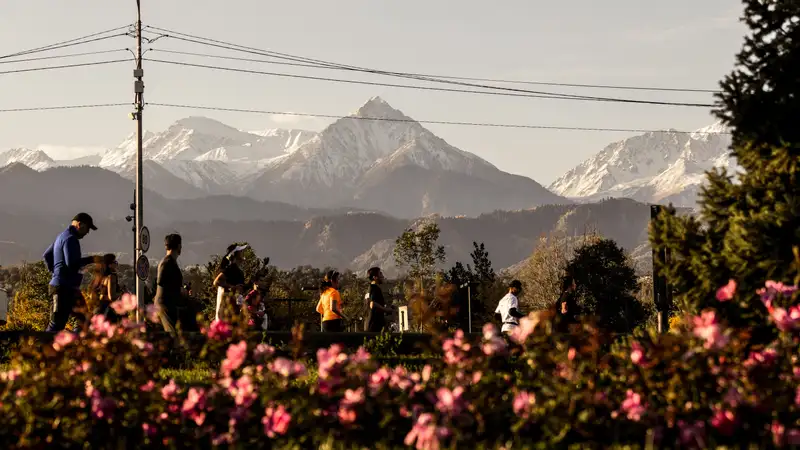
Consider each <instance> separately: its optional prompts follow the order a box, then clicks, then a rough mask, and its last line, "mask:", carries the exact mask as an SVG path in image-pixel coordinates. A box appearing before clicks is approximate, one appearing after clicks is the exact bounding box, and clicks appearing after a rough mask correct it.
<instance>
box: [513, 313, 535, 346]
mask: <svg viewBox="0 0 800 450" xmlns="http://www.w3.org/2000/svg"><path fill="white" fill-rule="evenodd" d="M535 314H536V313H535V312H533V313H530V314H528V316H527V317H523V318H522V319H520V321H519V326H517V327H515V328H514V329H513V330H512V331H511V340H513V341H514V342H516V343H517V344H520V345H522V344H524V343H525V342H526V341H527V340H528V337H529V336H530V335H531V334H532V333H533V331H534V330H535V329H536V325H538V324H539V317H538V316H536V315H535Z"/></svg>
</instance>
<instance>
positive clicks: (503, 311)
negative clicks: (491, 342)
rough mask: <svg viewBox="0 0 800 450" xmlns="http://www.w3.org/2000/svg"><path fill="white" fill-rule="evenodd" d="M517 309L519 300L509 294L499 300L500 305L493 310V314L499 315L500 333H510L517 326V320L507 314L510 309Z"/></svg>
mask: <svg viewBox="0 0 800 450" xmlns="http://www.w3.org/2000/svg"><path fill="white" fill-rule="evenodd" d="M518 307H519V300H517V296H516V295H514V294H512V293H511V292H509V293H508V294H506V295H505V297H503V298H501V299H500V303H498V304H497V309H495V310H494V313H495V314H500V317H501V318H502V320H503V328H502V329H501V331H502V332H506V331H511V330H513V329H514V328H516V327H517V325H519V319H517V318H516V317H513V316H512V315H511V314H510V313H509V312H510V311H511V309H512V308H518Z"/></svg>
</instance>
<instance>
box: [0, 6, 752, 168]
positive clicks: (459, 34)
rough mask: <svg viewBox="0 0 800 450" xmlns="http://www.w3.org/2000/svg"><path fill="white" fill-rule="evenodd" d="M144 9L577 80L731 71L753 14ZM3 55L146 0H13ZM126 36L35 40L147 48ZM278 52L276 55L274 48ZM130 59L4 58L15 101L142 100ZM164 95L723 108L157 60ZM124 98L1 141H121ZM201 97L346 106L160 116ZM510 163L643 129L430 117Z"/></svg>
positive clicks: (684, 112) (438, 69) (584, 108)
mask: <svg viewBox="0 0 800 450" xmlns="http://www.w3.org/2000/svg"><path fill="white" fill-rule="evenodd" d="M142 1H143V22H144V23H145V25H152V26H156V27H161V28H167V29H171V30H175V31H178V32H183V33H188V34H194V35H200V36H203V37H208V38H214V39H219V40H223V41H228V42H232V43H235V44H239V45H245V46H249V47H256V48H261V49H265V50H272V51H278V52H284V53H291V54H295V55H302V56H306V57H312V58H319V59H326V60H332V61H335V62H339V63H345V64H351V65H358V66H367V67H373V68H378V69H383V70H393V71H404V72H418V73H431V74H440V75H456V76H474V77H487V78H503V79H516V80H530V81H556V82H565V83H584V84H585V83H588V84H614V85H639V86H661V87H680V88H700V89H714V88H716V87H717V82H718V80H719V79H720V78H721V77H722V76H724V75H725V74H726V73H727V72H729V71H730V69H731V68H732V65H733V61H734V55H735V53H736V52H737V51H738V49H739V47H740V45H741V41H742V36H743V34H744V31H745V29H744V26H743V25H741V24H740V23H739V22H738V17H739V15H740V12H741V5H740V2H739V1H736V0H702V1H699V0H672V1H669V2H664V1H655V0H646V1H641V0H608V1H602V2H601V1H597V0H572V1H560V2H550V1H547V2H546V1H540V0H503V1H499V2H491V3H490V2H487V1H480V2H478V1H475V0H461V1H450V0H447V1H445V0H424V1H423V0H405V1H375V0H339V1H322V0H318V1H304V0H294V1H263V0H226V1H218V0H217V1H210V0H158V1H155V0H142ZM2 9H3V12H2V14H0V56H2V55H6V54H10V53H15V52H18V51H21V50H25V49H28V48H33V47H39V46H44V45H49V44H52V43H54V42H58V41H63V40H67V39H71V38H75V37H79V36H83V35H86V34H89V33H94V32H97V31H102V30H105V29H109V28H114V27H117V26H122V25H125V24H127V23H132V22H133V21H134V20H135V1H134V0H123V1H120V0H114V1H109V0H70V1H63V0H4V1H3V8H2ZM133 46H134V40H133V39H132V38H128V37H120V38H116V39H110V40H106V41H102V42H98V43H94V44H88V45H82V46H77V47H71V48H66V49H61V50H56V51H53V52H49V53H42V54H37V55H30V56H28V57H36V56H46V55H51V54H53V55H55V54H66V53H76V52H86V51H94V50H114V49H123V48H126V47H130V48H133ZM145 47H146V48H153V49H155V50H154V51H152V52H150V53H148V54H147V55H146V56H145V58H147V57H152V58H160V59H167V60H175V61H189V62H195V63H199V64H210V65H223V66H229V67H241V68H247V69H254V70H262V71H274V72H285V73H297V74H308V75H317V76H332V77H338V78H349V79H359V80H370V81H384V82H389V83H407V81H406V82H404V81H403V80H402V79H396V78H388V77H381V76H376V75H359V74H352V73H347V72H341V71H331V70H319V69H308V68H297V67H285V66H276V65H271V64H261V63H249V62H237V61H225V60H217V59H210V58H201V57H191V56H179V55H174V54H167V53H163V52H162V53H159V52H158V49H162V50H169V49H172V50H181V51H192V52H198V53H210V54H223V55H230V56H238V57H245V58H247V57H249V58H259V57H258V56H254V55H246V54H241V53H237V52H232V51H228V50H221V49H215V48H212V47H207V46H203V45H198V44H189V43H185V42H180V41H176V40H172V39H169V38H164V39H160V40H158V41H157V42H155V43H153V44H151V45H146V46H145ZM128 56H130V54H129V53H128V54H126V53H125V52H118V53H109V54H103V55H95V56H85V57H80V58H68V59H56V60H45V61H35V62H20V63H7V62H5V61H7V60H5V61H4V60H0V72H3V71H8V70H14V69H21V68H26V67H37V66H47V65H61V64H74V63H79V62H88V61H100V60H111V59H122V58H125V57H128ZM262 59H263V58H262ZM132 68H133V66H132V63H131V64H127V63H123V64H116V65H107V66H95V67H81V68H72V69H65V70H51V71H44V72H33V73H18V74H0V109H8V108H26V107H36V106H54V105H70V104H86V103H90V104H94V103H116V102H131V101H132V98H133V94H132V84H133V79H132V73H131V69H132ZM145 84H146V97H145V100H146V101H149V102H163V103H184V104H194V105H210V106H218V107H228V108H244V109H259V110H271V111H293V112H305V113H319V114H337V115H346V114H348V113H350V112H352V111H354V110H356V109H357V108H358V106H360V105H361V104H362V103H364V101H366V100H367V99H368V98H370V97H372V96H375V95H380V96H381V97H383V98H384V99H385V100H387V101H388V102H389V103H390V104H392V105H393V106H395V107H396V108H398V109H400V110H402V111H403V112H404V113H406V114H407V115H409V116H411V117H413V118H415V119H418V120H447V121H466V122H494V123H517V124H533V125H553V126H580V127H609V128H637V129H638V128H643V129H664V128H676V129H681V130H692V129H696V128H700V127H703V126H706V125H709V124H710V123H712V122H713V121H714V119H713V118H712V117H711V115H710V113H709V112H708V111H706V110H704V109H699V108H684V107H664V106H644V105H626V104H612V103H595V102H580V101H566V100H552V99H535V98H512V97H499V96H482V95H471V94H459V93H447V92H429V91H417V90H407V89H400V88H389V87H376V86H355V85H345V84H338V83H329V82H320V81H308V80H299V79H285V78H275V77H270V76H264V75H252V74H241V73H229V72H221V71H212V70H208V69H199V68H191V67H177V66H171V65H164V64H158V63H148V62H147V61H145ZM517 87H522V88H527V89H534V90H552V91H554V90H558V91H559V92H567V93H579V94H586V95H599V96H616V97H628V98H653V99H660V100H669V101H690V102H698V103H708V102H710V101H711V96H710V94H689V93H658V92H644V93H642V92H631V91H618V90H596V89H580V90H579V89H565V88H550V87H541V86H517ZM128 112H129V110H128V109H127V108H125V107H121V108H112V109H94V110H70V111H54V112H19V113H0V151H3V150H5V149H7V148H10V147H16V146H28V147H33V146H38V145H44V144H49V145H62V146H82V147H90V146H102V147H113V146H116V145H117V144H118V143H119V142H120V141H122V140H123V139H124V138H125V136H126V135H127V134H129V133H130V132H131V131H133V130H134V123H133V122H132V121H131V120H130V119H129V118H128ZM190 115H203V116H207V117H211V118H214V119H217V120H220V121H222V122H225V123H227V124H229V125H232V126H235V127H237V128H243V129H253V130H257V129H265V128H273V127H294V128H308V129H321V128H322V127H324V126H325V125H326V124H327V123H329V122H330V120H321V119H302V118H299V119H298V118H292V117H286V116H283V117H271V116H269V115H259V114H244V113H226V112H214V111H194V110H186V109H165V108H158V107H150V108H147V109H146V110H145V116H144V123H145V128H146V129H148V130H152V131H161V130H163V129H165V128H166V127H168V126H169V125H170V123H172V122H174V121H175V120H178V119H180V118H182V117H186V116H190ZM429 128H430V129H431V130H432V131H434V132H435V133H437V134H438V135H439V136H441V137H443V138H444V139H446V140H447V141H448V142H450V143H451V144H453V145H455V146H457V147H459V148H461V149H463V150H467V151H470V152H473V153H476V154H478V155H480V156H482V157H484V158H486V159H488V160H489V161H491V162H492V163H494V164H495V165H497V166H498V167H499V168H501V169H503V170H506V171H509V172H513V173H518V174H522V175H526V176H530V177H532V178H534V179H536V180H537V181H540V182H542V183H549V182H551V181H553V180H554V179H555V178H556V177H558V176H559V175H561V174H562V173H563V172H564V171H566V170H568V169H569V168H571V167H572V166H574V165H575V164H577V163H579V162H581V161H582V160H583V159H585V158H586V157H588V156H590V155H591V154H593V153H596V152H597V151H599V150H601V149H602V148H603V147H604V146H605V145H607V144H608V143H610V142H612V141H615V140H618V139H620V138H624V137H627V136H629V135H630V134H629V133H627V134H626V133H614V132H579V131H542V130H511V129H491V128H476V127H464V126H452V125H429Z"/></svg>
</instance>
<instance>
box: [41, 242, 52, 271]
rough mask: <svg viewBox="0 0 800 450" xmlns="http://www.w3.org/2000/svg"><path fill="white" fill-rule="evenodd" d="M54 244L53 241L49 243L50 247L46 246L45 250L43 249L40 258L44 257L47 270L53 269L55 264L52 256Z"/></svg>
mask: <svg viewBox="0 0 800 450" xmlns="http://www.w3.org/2000/svg"><path fill="white" fill-rule="evenodd" d="M54 245H55V243H53V244H50V247H47V250H45V251H44V255H42V258H43V259H44V263H45V264H46V265H47V270H49V271H50V272H52V271H53V269H54V266H55V261H54V258H53V253H54V250H53V249H54Z"/></svg>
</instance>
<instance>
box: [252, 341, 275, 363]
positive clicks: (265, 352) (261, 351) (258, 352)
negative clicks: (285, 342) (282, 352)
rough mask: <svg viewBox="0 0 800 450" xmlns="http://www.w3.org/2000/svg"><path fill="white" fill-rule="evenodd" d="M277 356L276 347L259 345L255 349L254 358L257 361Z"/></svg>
mask: <svg viewBox="0 0 800 450" xmlns="http://www.w3.org/2000/svg"><path fill="white" fill-rule="evenodd" d="M274 354H275V347H273V346H271V345H267V344H263V343H262V344H258V345H256V348H255V349H253V358H254V359H255V360H256V361H263V360H265V359H267V358H269V357H270V356H272V355H274Z"/></svg>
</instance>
